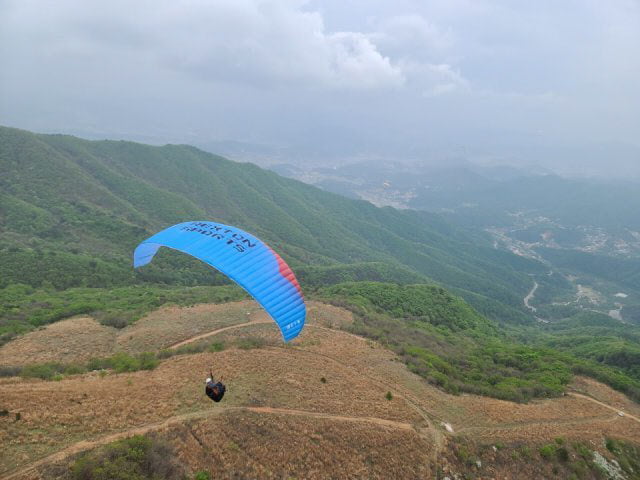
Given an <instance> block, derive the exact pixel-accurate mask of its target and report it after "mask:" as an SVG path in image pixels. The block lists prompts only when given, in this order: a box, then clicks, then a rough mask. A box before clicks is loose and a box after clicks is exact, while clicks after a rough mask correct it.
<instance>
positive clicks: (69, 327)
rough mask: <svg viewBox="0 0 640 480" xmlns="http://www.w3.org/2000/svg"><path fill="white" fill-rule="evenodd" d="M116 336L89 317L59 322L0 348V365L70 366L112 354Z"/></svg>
mask: <svg viewBox="0 0 640 480" xmlns="http://www.w3.org/2000/svg"><path fill="white" fill-rule="evenodd" d="M117 332H118V331H117V330H116V329H114V328H111V327H105V326H104V325H100V324H99V323H98V322H96V321H95V320H94V319H93V318H91V317H74V318H70V319H68V320H62V321H60V322H56V323H52V324H51V325H48V326H46V327H43V328H40V329H38V330H35V331H33V332H29V333H27V334H26V335H24V336H23V337H20V338H17V339H15V340H13V341H11V342H9V343H7V344H6V345H3V346H2V347H0V365H28V364H30V363H45V362H61V363H73V362H78V361H84V360H88V359H89V358H91V357H99V356H107V355H110V354H111V352H112V350H113V345H114V342H115V339H116V335H117Z"/></svg>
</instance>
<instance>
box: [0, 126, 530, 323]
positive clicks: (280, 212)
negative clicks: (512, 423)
mask: <svg viewBox="0 0 640 480" xmlns="http://www.w3.org/2000/svg"><path fill="white" fill-rule="evenodd" d="M0 168H1V170H2V173H3V174H2V176H0V187H1V197H0V229H1V230H0V231H1V234H2V240H1V242H0V287H2V286H6V285H8V284H10V283H25V284H28V285H32V286H42V285H49V286H53V287H55V288H69V287H75V286H91V287H102V286H114V285H125V284H131V283H135V282H139V281H150V282H165V283H169V284H187V285H195V284H203V283H211V282H219V281H223V280H222V279H221V278H220V277H215V276H212V275H211V273H210V271H209V270H207V269H206V268H204V267H201V266H199V265H198V264H197V263H196V262H190V261H189V260H187V259H185V258H184V256H178V255H171V254H169V253H165V254H164V255H162V256H161V258H160V259H159V260H161V261H158V262H154V264H153V265H152V266H149V267H147V268H146V269H144V271H143V272H141V273H140V274H136V273H135V272H134V271H133V270H132V268H131V263H130V255H131V252H132V250H133V248H134V247H135V245H136V244H137V243H138V242H140V241H141V240H143V239H144V238H146V237H147V236H149V235H151V234H152V233H153V232H155V231H157V230H159V229H161V228H164V227H167V226H169V225H171V224H174V223H177V222H180V221H186V220H197V219H208V220H215V221H219V222H223V223H228V224H232V225H237V226H239V227H241V228H244V229H246V230H248V231H251V232H254V233H255V234H256V235H258V236H259V237H261V238H263V239H264V240H265V241H267V242H268V243H270V244H271V245H272V246H273V247H274V248H276V249H278V250H279V251H280V252H282V253H283V256H284V257H285V259H286V260H287V261H289V262H290V264H291V265H292V266H293V268H294V269H295V270H296V271H299V272H300V275H301V278H302V281H303V284H304V285H303V286H305V287H307V288H309V287H313V286H314V284H315V283H316V282H318V283H322V284H325V283H326V282H327V281H328V279H331V278H333V277H335V279H336V281H344V280H353V279H359V280H367V279H374V280H391V281H398V278H405V280H406V281H405V282H404V283H410V282H415V281H416V280H418V279H425V280H426V279H429V280H431V281H435V282H438V283H440V284H442V285H444V286H447V287H450V288H452V289H455V290H456V292H457V293H458V294H461V295H463V296H465V297H466V298H467V299H468V300H469V301H470V302H471V303H472V304H474V305H476V306H477V308H479V309H480V310H482V311H485V312H486V313H488V314H490V315H491V316H492V317H493V318H496V319H500V320H508V319H510V320H517V321H526V313H525V312H524V310H523V309H522V297H523V296H524V295H526V292H527V290H528V289H529V288H530V285H531V280H530V278H529V277H528V276H527V273H532V272H540V271H542V266H541V265H540V264H538V263H537V262H534V261H529V260H525V259H522V258H520V257H517V256H515V255H512V254H509V253H506V252H502V251H498V250H495V249H493V248H492V247H491V245H490V244H489V243H482V242H480V243H479V242H478V240H477V239H470V238H469V237H467V236H466V235H465V234H463V233H461V232H460V231H458V230H456V229H455V228H453V227H452V226H450V225H449V224H447V223H446V222H444V221H443V220H442V219H441V218H440V217H438V216H437V215H433V214H430V213H426V212H413V211H398V210H395V209H392V208H383V209H379V208H376V207H374V206H373V205H371V204H369V203H367V202H363V201H357V200H350V199H346V198H343V197H340V196H337V195H334V194H331V193H327V192H323V191H321V190H319V189H317V188H314V187H311V186H308V185H305V184H302V183H300V182H297V181H294V180H290V179H285V178H282V177H280V176H278V175H276V174H274V173H272V172H269V171H265V170H262V169H260V168H258V167H257V166H255V165H252V164H240V163H235V162H231V161H229V160H226V159H224V158H222V157H218V156H215V155H211V154H208V153H205V152H202V151H200V150H197V149H195V148H192V147H189V146H182V145H168V146H164V147H153V146H147V145H141V144H136V143H131V142H122V141H98V142H95V141H86V140H81V139H78V138H75V137H70V136H64V135H37V134H32V133H29V132H25V131H21V130H16V129H10V128H2V129H0ZM372 262H376V263H375V265H374V264H373V263H372ZM344 264H348V265H349V266H348V267H344ZM336 269H338V270H340V272H338V271H337V270H336ZM305 280H306V282H305Z"/></svg>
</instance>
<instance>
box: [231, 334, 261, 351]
mask: <svg viewBox="0 0 640 480" xmlns="http://www.w3.org/2000/svg"><path fill="white" fill-rule="evenodd" d="M266 344H267V342H266V340H265V339H264V338H262V337H247V338H241V339H239V340H238V341H237V342H236V345H237V346H238V348H241V349H243V350H251V349H254V348H262V347H264V346H266Z"/></svg>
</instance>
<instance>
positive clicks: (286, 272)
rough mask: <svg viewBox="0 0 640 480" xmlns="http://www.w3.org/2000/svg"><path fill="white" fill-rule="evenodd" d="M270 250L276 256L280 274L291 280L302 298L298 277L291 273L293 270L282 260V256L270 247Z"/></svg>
mask: <svg viewBox="0 0 640 480" xmlns="http://www.w3.org/2000/svg"><path fill="white" fill-rule="evenodd" d="M268 248H269V250H271V253H273V254H274V255H275V257H276V260H277V261H278V269H279V270H280V274H281V275H282V276H283V277H284V278H286V279H287V280H289V282H291V283H292V284H293V286H294V287H296V289H297V290H298V293H299V294H300V296H301V297H302V289H301V288H300V284H299V283H298V280H297V279H296V276H295V275H294V274H293V272H292V271H291V268H290V267H289V265H287V264H286V262H285V261H284V260H282V258H280V255H278V254H277V253H276V252H274V251H273V249H272V248H271V247H268Z"/></svg>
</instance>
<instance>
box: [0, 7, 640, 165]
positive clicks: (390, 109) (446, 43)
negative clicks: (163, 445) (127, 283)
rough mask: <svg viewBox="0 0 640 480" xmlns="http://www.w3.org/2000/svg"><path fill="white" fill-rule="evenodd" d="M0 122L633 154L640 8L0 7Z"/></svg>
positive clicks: (158, 138)
mask: <svg viewBox="0 0 640 480" xmlns="http://www.w3.org/2000/svg"><path fill="white" fill-rule="evenodd" d="M0 124H3V125H8V126H16V127H21V128H26V129H30V130H35V131H42V132H73V133H76V134H81V135H84V136H95V137H111V138H134V139H141V140H145V139H146V140H148V141H152V142H155V143H164V142H176V141H179V142H188V143H195V144H200V145H203V144H206V143H207V142H210V141H215V140H235V141H241V142H250V143H259V144H266V145H271V146H276V147H285V148H289V149H290V150H291V151H294V152H297V153H298V155H299V156H304V155H306V154H308V155H309V156H311V155H313V154H315V155H316V157H322V155H327V156H330V155H333V156H338V157H339V156H341V155H342V156H344V157H348V156H352V155H358V154H360V155H362V154H365V155H369V156H372V157H375V156H379V157H383V158H384V157H396V158H403V157H407V158H420V157H421V156H428V155H430V154H432V153H433V152H438V155H440V154H442V152H451V153H452V154H460V155H469V156H473V155H485V154H487V155H496V156H503V157H505V158H506V157H509V158H512V159H515V160H517V159H522V161H525V160H526V161H531V156H532V155H533V156H534V157H535V156H536V155H540V156H541V157H545V156H548V157H549V158H551V157H553V161H559V158H560V157H561V156H560V157H558V154H557V152H559V151H560V152H568V151H573V152H582V153H580V154H579V156H580V155H582V154H583V153H584V151H585V149H586V150H589V149H590V148H591V146H592V145H593V146H596V147H594V148H595V150H597V149H598V148H600V150H599V151H600V152H601V153H600V154H599V155H600V156H598V155H596V156H595V157H594V158H595V159H596V160H597V159H601V157H602V156H603V155H604V156H605V157H606V156H607V154H608V152H609V151H608V150H607V148H609V147H607V146H611V152H614V154H615V155H618V154H620V155H623V156H624V155H628V156H630V157H629V158H635V159H636V161H640V160H638V156H637V155H638V152H639V151H640V150H638V144H640V2H639V1H638V0H606V1H605V0H593V1H591V0H583V1H573V0H566V1H560V2H559V1H557V0H549V1H547V0H538V1H535V2H531V1H515V0H509V1H484V0H435V1H411V0H394V1H389V0H385V1H381V0H328V1H308V2H305V1H286V0H273V1H250V0H226V1H222V0H190V1H177V0H148V1H132V0H109V1H100V2H98V1H87V0H56V1H45V0H41V1H30V0H0ZM551 151H554V152H556V153H554V154H550V153H549V152H551ZM616 152H617V153H616ZM620 152H623V153H620ZM624 152H626V153H624ZM634 152H635V153H634ZM554 155H555V156H554ZM634 155H636V156H635V157H634ZM549 158H546V159H545V158H541V159H540V163H542V164H545V161H546V164H549V162H550V160H549ZM627 160H628V162H630V161H631V160H629V159H627ZM594 161H595V160H594Z"/></svg>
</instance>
